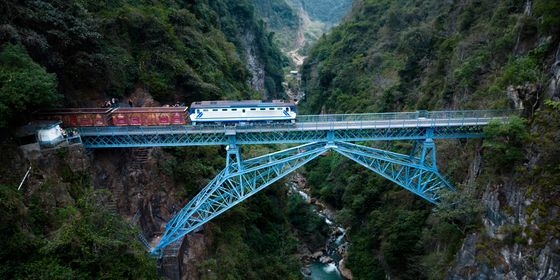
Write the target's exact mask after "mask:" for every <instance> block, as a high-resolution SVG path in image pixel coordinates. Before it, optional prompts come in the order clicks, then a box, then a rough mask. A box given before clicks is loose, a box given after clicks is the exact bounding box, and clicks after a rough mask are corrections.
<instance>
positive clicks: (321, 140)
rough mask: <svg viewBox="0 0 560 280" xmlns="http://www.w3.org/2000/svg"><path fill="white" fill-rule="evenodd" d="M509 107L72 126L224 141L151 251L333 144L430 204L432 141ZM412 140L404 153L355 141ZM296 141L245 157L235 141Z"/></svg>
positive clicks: (127, 139) (94, 135)
mask: <svg viewBox="0 0 560 280" xmlns="http://www.w3.org/2000/svg"><path fill="white" fill-rule="evenodd" d="M514 113H515V112H513V111H418V112H405V113H378V114H350V115H313V116H311V115H309V116H305V115H302V116H298V117H297V122H296V124H255V125H205V126H199V125H197V126H193V125H174V126H126V127H123V126H120V127H80V128H78V131H79V133H80V136H81V138H82V143H83V145H84V146H85V147H86V148H126V147H165V146H200V145H225V146H226V150H227V158H226V166H225V168H224V169H223V170H222V171H221V172H220V173H219V174H218V175H216V177H215V178H214V179H212V181H210V183H208V185H206V186H205V187H204V188H203V189H202V190H201V191H200V192H199V193H198V194H197V195H196V196H195V197H193V198H192V199H191V200H190V201H189V202H188V203H187V204H186V205H185V206H184V207H183V208H182V209H181V210H180V211H179V212H177V213H175V214H174V216H173V217H172V218H171V219H170V220H169V221H168V222H167V225H166V227H165V232H164V234H163V236H162V237H161V240H160V241H159V243H158V244H157V245H156V246H155V247H154V248H151V251H152V253H153V254H161V253H162V250H163V249H164V248H165V247H166V246H168V245H170V244H172V243H174V242H176V241H178V240H180V239H181V238H182V237H183V236H184V235H185V234H188V233H189V232H191V231H193V230H195V229H196V228H198V227H200V226H202V225H203V224H204V223H206V222H208V221H210V220H211V219H213V218H214V217H216V216H218V215H220V214H221V213H223V212H224V211H226V210H228V209H230V208H231V207H233V206H235V205H236V204H238V203H240V202H242V201H244V200H245V199H247V198H249V197H250V196H252V195H253V194H255V193H257V192H259V191H260V190H262V189H264V188H266V187H267V186H269V185H270V184H272V183H274V182H276V181H278V180H280V179H281V178H283V177H284V176H286V175H287V174H289V173H290V172H292V171H294V170H296V169H297V168H299V167H301V166H303V165H305V164H306V163H307V162H309V161H311V160H313V159H314V158H316V157H318V156H319V155H321V154H323V153H325V152H327V151H329V150H333V151H336V152H338V153H340V154H342V155H344V156H346V157H348V158H350V159H352V160H353V161H355V162H357V163H359V164H361V165H363V166H364V167H366V168H368V169H370V170H372V171H374V172H376V173H378V174H379V175H381V176H383V177H385V178H386V179H388V180H390V181H392V182H393V183H395V184H397V185H399V186H401V187H403V188H405V189H407V190H408V191H411V192H413V193H415V194H416V195H418V196H420V197H422V198H423V199H425V200H427V201H429V202H431V203H433V204H437V203H438V202H439V199H440V196H441V193H442V192H443V191H445V190H454V188H453V186H452V184H451V183H450V182H449V181H448V180H447V179H445V177H444V176H443V175H442V174H441V173H440V172H439V170H438V168H437V164H436V163H437V161H436V146H435V143H434V139H448V138H481V137H482V136H483V127H484V126H485V125H487V124H488V123H489V122H491V121H498V122H506V121H507V120H508V117H509V116H511V115H512V114H514ZM393 140H412V141H413V142H414V145H413V148H412V149H411V151H410V153H408V154H401V153H396V152H391V151H387V150H382V149H377V148H373V147H368V146H365V145H362V144H357V143H356V142H358V143H362V142H366V141H393ZM273 143H279V144H280V143H282V144H286V143H294V144H300V145H298V146H295V147H291V148H288V149H285V150H281V151H278V152H274V153H270V154H266V155H262V156H259V157H255V158H251V159H243V158H242V157H241V151H240V147H239V146H240V145H254V144H273Z"/></svg>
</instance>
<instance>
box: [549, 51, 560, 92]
mask: <svg viewBox="0 0 560 280" xmlns="http://www.w3.org/2000/svg"><path fill="white" fill-rule="evenodd" d="M550 76H551V79H550V82H549V84H548V89H547V91H546V95H547V97H549V98H557V99H558V98H560V44H558V47H557V48H556V53H555V56H554V62H553V63H552V66H551V67H550Z"/></svg>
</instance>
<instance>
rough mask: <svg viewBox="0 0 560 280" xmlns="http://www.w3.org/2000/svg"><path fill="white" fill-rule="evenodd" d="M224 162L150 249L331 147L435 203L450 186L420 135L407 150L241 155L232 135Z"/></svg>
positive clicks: (317, 145) (320, 146) (344, 146)
mask: <svg viewBox="0 0 560 280" xmlns="http://www.w3.org/2000/svg"><path fill="white" fill-rule="evenodd" d="M229 142H230V144H229V145H228V147H227V163H226V167H225V168H224V169H223V170H222V171H221V172H220V173H219V174H218V175H217V176H216V177H215V178H214V179H213V180H212V181H211V182H210V183H209V184H208V185H207V186H206V187H204V189H202V190H201V191H200V192H199V193H198V194H197V195H196V196H195V197H194V198H193V199H191V200H190V201H189V203H188V204H187V205H186V206H185V207H184V208H183V209H181V211H179V212H178V213H176V214H175V215H174V216H173V218H171V220H170V221H169V222H168V223H167V225H166V229H165V233H164V235H163V236H162V238H161V240H160V242H159V243H158V244H157V245H156V247H154V248H153V249H152V253H153V254H159V253H160V252H161V250H162V249H163V248H164V247H166V246H167V245H169V244H171V243H173V242H175V241H177V240H178V239H180V238H181V237H183V236H184V235H185V234H187V233H189V232H191V231H193V230H195V229H196V228H198V227H200V226H202V225H203V224H204V223H206V222H208V221H210V220H211V219H213V218H214V217H216V216H218V215H220V214H221V213H223V212H224V211H226V210H228V209H230V208H231V207H233V206H235V205H236V204H238V203H240V202H242V201H243V200H245V199H247V198H248V197H250V196H252V195H254V194H255V193H257V192H258V191H260V190H262V189H264V188H266V187H267V186H269V185H270V184H272V183H274V182H276V181H278V180H280V179H281V178H282V177H284V176H286V175H287V174H289V173H290V172H292V171H294V170H296V169H297V168H299V167H301V166H303V165H304V164H306V163H307V162H309V161H311V160H312V159H314V158H316V157H317V156H319V155H321V154H323V153H324V152H326V151H328V150H335V151H337V152H339V153H341V154H343V155H345V156H347V157H349V158H350V159H352V160H354V161H356V162H357V163H359V164H361V165H363V166H365V167H366V168H368V169H370V170H373V171H375V172H376V173H379V174H380V175H382V176H383V177H385V178H387V179H389V180H391V181H393V182H395V183H396V184H398V185H400V186H402V187H404V188H405V189H407V190H409V191H411V192H413V193H415V194H417V195H419V196H421V197H422V198H424V199H426V200H428V201H429V202H431V203H435V204H437V203H438V199H439V191H440V190H442V189H444V188H447V189H453V188H452V186H451V185H450V184H449V183H448V182H447V181H446V180H445V179H444V178H443V177H442V176H441V174H440V173H439V172H438V170H437V166H436V157H435V156H436V150H435V145H434V143H433V141H432V140H431V139H427V140H422V141H418V142H417V143H416V144H415V148H414V149H413V152H412V153H411V154H409V155H404V154H399V153H394V152H389V151H384V150H380V149H375V148H371V147H366V146H361V145H356V144H351V143H347V142H338V141H333V140H332V137H329V141H324V142H314V143H310V144H305V145H301V146H297V147H293V148H289V149H286V150H283V151H279V152H275V153H271V154H267V155H263V156H259V157H256V158H252V159H248V160H242V159H241V154H240V151H239V147H238V146H237V145H236V143H235V136H230V141H229Z"/></svg>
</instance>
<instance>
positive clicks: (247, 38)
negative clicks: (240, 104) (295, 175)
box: [0, 0, 324, 279]
mask: <svg viewBox="0 0 560 280" xmlns="http://www.w3.org/2000/svg"><path fill="white" fill-rule="evenodd" d="M254 9H255V8H254V6H253V2H252V1H227V0H225V1H214V0H212V1H124V0H123V1H109V2H99V1H2V3H0V15H2V16H1V17H0V109H1V110H0V112H1V113H0V114H1V115H0V120H1V122H0V125H1V126H2V127H3V128H4V130H3V132H4V131H5V132H6V133H7V134H6V135H4V134H3V136H2V141H3V143H2V151H3V152H2V153H3V155H5V158H6V159H7V160H8V163H6V164H4V163H3V164H2V166H1V167H2V168H1V176H0V177H1V180H0V185H1V194H0V197H1V199H0V201H1V203H0V212H1V213H2V222H1V224H2V231H1V232H2V233H1V240H2V241H0V242H1V245H2V246H1V249H0V262H1V265H0V275H1V278H10V279H69V278H80V279H99V278H105V279H153V278H156V277H157V276H156V259H155V258H152V257H149V256H148V254H147V252H146V251H145V250H144V249H143V246H142V245H141V243H140V242H139V241H138V239H137V238H136V235H137V234H138V231H139V229H138V228H131V227H130V226H129V224H128V223H127V221H125V219H123V217H122V216H121V215H118V214H117V213H119V212H120V213H121V214H123V213H122V211H125V210H122V209H111V207H109V208H107V207H106V206H107V205H111V204H113V205H116V204H117V205H121V204H122V203H121V202H119V201H117V202H114V201H115V200H118V199H120V198H119V197H118V196H116V195H115V190H114V188H113V187H112V186H110V185H104V184H106V183H99V182H98V180H99V179H98V178H95V176H97V175H98V174H97V173H95V169H96V167H91V166H90V167H87V168H83V167H82V168H80V167H77V165H78V166H79V165H81V164H76V158H78V159H80V160H78V161H79V163H82V161H87V159H88V157H87V154H86V153H85V152H82V151H79V150H78V151H75V150H68V149H62V150H60V151H58V152H53V153H48V152H47V153H46V154H45V155H43V156H42V158H41V159H40V160H39V161H35V160H33V161H32V163H31V164H32V166H33V170H34V171H33V172H32V175H31V178H30V179H29V181H30V182H29V183H26V184H28V185H29V186H27V187H24V189H26V191H23V192H20V191H17V190H16V188H17V184H18V183H19V180H21V176H20V175H21V174H19V172H13V171H14V170H19V169H25V168H26V167H24V165H26V163H25V160H24V159H23V158H21V155H19V154H18V153H17V149H14V146H13V143H12V142H11V140H10V138H9V137H8V138H6V137H5V136H8V134H10V133H11V131H12V129H13V128H14V127H16V126H17V125H19V124H22V123H23V122H24V121H26V120H27V116H28V113H29V112H31V111H33V110H35V109H37V108H45V107H57V106H94V107H95V106H99V105H100V104H101V102H102V101H103V100H106V99H107V98H111V97H117V98H121V99H125V98H127V97H130V96H134V95H138V96H141V97H145V96H148V97H153V99H155V100H156V102H159V103H160V104H166V103H170V102H175V101H176V100H179V101H181V102H185V103H188V102H191V101H195V100H212V99H251V98H254V99H258V98H261V96H268V97H282V96H283V89H282V86H281V82H282V79H283V73H282V67H283V66H284V64H286V63H287V58H286V57H285V56H284V55H282V54H281V53H280V51H279V49H278V48H277V47H276V46H275V45H274V43H273V34H271V33H269V32H268V31H267V30H266V29H265V26H264V23H263V22H262V21H261V20H259V19H258V18H257V17H256V14H255V10H254ZM255 73H259V75H260V73H264V75H262V76H260V77H258V80H257V81H255V76H256V74H255ZM259 83H260V84H261V85H263V86H264V87H263V88H261V89H259V88H258V85H257V84H259ZM248 152H249V151H248ZM111 153H112V154H119V153H120V152H118V151H113V152H111ZM163 153H164V154H165V159H162V160H161V161H160V162H158V165H157V167H154V168H156V169H161V172H160V173H159V175H158V176H160V177H159V178H158V177H157V176H156V177H154V178H153V179H152V180H153V181H154V182H155V181H158V180H163V179H162V178H161V177H166V176H167V177H170V178H171V180H172V181H173V182H174V183H173V184H174V186H177V187H176V188H175V189H174V191H175V193H177V195H176V197H178V199H179V200H180V201H177V202H176V203H181V201H184V199H187V198H188V197H190V196H192V195H193V193H195V192H196V191H198V189H199V188H201V187H202V186H203V185H204V184H205V182H207V181H208V180H209V178H211V177H212V176H214V174H215V173H216V172H217V170H218V169H220V168H221V167H222V166H221V165H222V164H223V162H224V158H223V156H224V155H223V151H222V149H221V148H220V147H216V148H208V149H203V148H201V149H184V148H174V149H168V150H166V151H164V152H163ZM89 155H90V156H93V157H95V158H96V161H103V159H104V158H108V157H110V155H107V154H103V153H97V152H96V153H93V155H91V154H89ZM119 155H120V156H121V157H122V158H125V157H128V156H129V155H127V154H119ZM102 168H105V167H102ZM122 187H123V186H122V185H121V186H120V188H122ZM108 190H109V191H108ZM111 191H112V192H113V194H111ZM156 191H157V190H156ZM156 191H154V192H156ZM117 192H118V191H117ZM145 192H146V191H145ZM154 207H158V205H157V204H154ZM263 209H268V210H265V211H263ZM310 211H311V210H310V208H309V206H308V205H307V204H305V203H303V202H302V201H299V200H293V199H292V200H289V199H288V198H287V196H286V192H285V191H283V190H282V189H272V190H270V191H269V192H266V193H263V194H259V195H258V196H257V198H255V199H253V200H251V201H250V202H248V203H246V204H243V205H239V206H238V207H236V208H235V210H234V211H232V212H230V213H228V214H227V215H226V216H224V217H221V218H220V219H219V221H217V223H215V224H214V225H215V226H214V227H212V228H210V229H209V232H213V234H212V236H214V237H215V238H214V241H213V242H212V246H213V247H212V248H208V251H209V253H208V258H207V259H206V261H205V262H204V263H199V267H198V268H195V270H196V269H198V270H200V271H203V272H204V273H207V274H208V273H210V274H209V275H206V276H204V277H208V278H210V279H213V278H216V277H217V278H219V279H223V278H227V277H236V278H239V277H241V278H245V279H259V278H261V277H260V276H262V275H272V277H274V275H276V278H278V279H286V278H293V279H297V278H299V275H300V273H299V263H298V261H297V259H296V258H294V257H293V254H294V252H295V248H296V245H297V243H298V242H297V240H296V238H295V237H294V235H293V232H292V230H291V229H292V228H294V227H295V228H298V227H299V228H301V231H302V232H304V233H305V232H307V233H308V234H309V235H313V234H320V233H321V230H320V229H321V227H324V224H322V223H321V221H320V220H318V219H319V218H317V217H315V216H312V215H311V212H310ZM294 213H298V215H299V217H308V219H305V220H303V221H299V222H298V221H295V222H294V224H295V226H292V223H291V222H290V220H289V218H288V217H289V216H290V215H292V216H293V215H295V214H294ZM228 275H229V276H228ZM290 275H291V276H290Z"/></svg>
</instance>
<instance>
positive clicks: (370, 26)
mask: <svg viewBox="0 0 560 280" xmlns="http://www.w3.org/2000/svg"><path fill="white" fill-rule="evenodd" d="M559 34H560V6H559V3H558V2H557V1H547V0H537V1H515V0H507V1H447V2H441V1H382V0H361V1H354V5H353V8H352V11H351V13H350V15H349V16H348V17H347V20H346V21H345V22H343V23H342V24H341V25H340V26H338V27H336V28H334V29H333V30H332V31H331V33H330V34H328V35H327V36H324V37H323V38H321V40H320V41H319V42H318V43H317V44H316V45H315V46H314V47H313V48H312V49H311V50H310V51H309V57H308V58H307V60H306V62H305V64H304V66H303V71H302V72H303V78H302V80H303V83H304V84H305V91H306V94H307V96H306V98H307V99H306V100H305V101H304V102H302V107H303V110H304V112H305V113H320V112H326V113H357V112H387V111H414V110H418V109H427V110H443V109H504V108H517V109H522V110H523V113H522V118H519V119H514V120H512V121H511V122H510V123H509V124H507V125H498V124H495V125H492V126H490V127H488V128H487V131H486V134H487V135H486V136H487V139H485V140H484V142H483V143H482V142H480V141H478V140H474V141H471V140H469V141H441V142H438V143H437V144H438V157H439V167H440V168H441V169H442V170H443V172H445V173H447V174H450V175H452V179H453V181H454V183H455V184H456V185H457V186H458V187H459V192H458V193H457V194H453V195H452V196H451V197H450V198H449V200H448V201H453V200H458V201H459V202H458V203H457V205H450V203H443V204H442V205H440V206H438V207H436V208H433V206H432V205H428V204H427V203H425V202H423V201H421V199H419V198H417V197H414V196H413V195H412V194H410V193H407V192H406V191H404V190H402V189H399V188H397V187H395V186H394V185H393V184H391V183H389V182H388V181H386V180H384V179H381V178H380V177H379V176H376V175H373V174H371V172H369V171H367V170H366V169H365V168H362V167H359V166H356V164H354V163H352V162H351V161H349V160H347V159H343V158H341V156H337V155H330V156H329V157H325V158H321V159H319V160H318V161H315V162H313V163H311V164H310V165H308V166H307V167H306V170H307V176H308V179H309V182H310V184H311V185H312V188H313V192H314V195H315V196H317V197H320V198H321V199H322V200H324V201H326V202H328V203H329V204H331V205H333V206H334V207H336V208H337V209H339V212H338V220H339V222H341V223H343V224H345V225H347V226H350V227H351V232H350V235H349V237H350V240H351V242H352V245H351V246H350V249H349V255H348V266H349V267H350V269H351V270H352V272H353V273H354V276H355V277H356V278H357V279H383V278H385V277H386V275H389V276H390V277H391V278H395V279H422V278H426V279H441V278H444V277H445V275H448V277H457V278H454V279H464V278H468V279H478V278H482V277H488V278H489V279H494V278H499V277H503V276H504V275H507V277H510V278H511V279H518V278H522V277H529V278H540V279H553V278H554V275H555V274H554V273H558V272H557V267H556V268H554V266H556V265H558V262H557V260H556V261H552V262H553V263H555V264H544V263H543V260H547V261H550V260H551V259H554V257H553V256H554V253H546V252H547V251H552V252H556V254H557V253H558V247H557V245H554V244H557V243H555V242H557V241H558V238H559V237H560V227H559V226H558V225H559V224H558V214H557V212H555V211H557V209H558V207H559V206H560V189H559V181H558V180H559V178H560V177H559V176H558V174H557V172H556V171H553V170H557V168H558V155H559V152H560V150H559V149H558V146H557V145H556V144H555V143H556V142H557V141H558V140H559V139H560V138H559V137H560V134H559V133H560V131H559V130H558V128H559V126H558V121H557V120H558V117H559V116H560V111H559V110H558V108H559V107H558V98H559V97H560V95H559V90H558V80H557V79H558V71H559V70H558V63H559V62H558V61H559V59H560V57H559V54H560V49H559V48H560V47H559V42H560V36H559ZM410 145H411V143H405V142H403V143H392V144H391V145H389V144H387V145H386V146H383V147H386V148H389V149H392V150H395V151H403V152H405V151H406V150H407V148H410ZM458 147H464V150H460V149H459V148H458ZM325 178H326V180H325ZM549 209H550V210H549ZM552 209H556V210H552ZM537 217H538V218H537ZM465 237H468V238H467V239H465ZM554 240H556V241H554ZM458 252H460V254H459V255H457V253H458ZM464 254H470V255H471V256H473V257H472V258H474V259H472V260H471V259H470V258H471V257H468V258H466V259H465V258H461V257H457V256H463V255H464ZM510 254H511V255H515V254H518V255H519V256H520V257H516V258H512V257H510ZM468 260H470V261H468ZM453 265H455V267H453ZM450 267H453V268H451V269H450ZM549 268H551V269H552V270H553V271H556V272H552V273H550V272H547V270H548V269H549ZM549 273H550V274H549ZM556 275H557V274H556ZM507 277H506V278H507Z"/></svg>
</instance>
